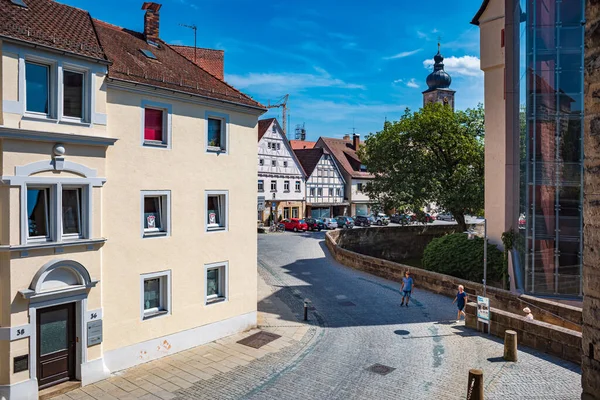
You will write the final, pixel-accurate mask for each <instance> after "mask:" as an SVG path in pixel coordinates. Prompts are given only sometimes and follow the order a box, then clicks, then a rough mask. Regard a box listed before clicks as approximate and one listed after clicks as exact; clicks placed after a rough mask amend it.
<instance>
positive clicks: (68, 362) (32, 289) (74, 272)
mask: <svg viewBox="0 0 600 400" xmlns="http://www.w3.org/2000/svg"><path fill="white" fill-rule="evenodd" d="M97 282H98V281H94V280H92V279H91V277H90V274H89V272H88V271H87V269H86V268H85V267H84V266H83V265H81V264H80V263H78V262H77V261H73V260H53V261H51V262H48V263H47V264H45V265H44V266H42V268H40V269H39V271H38V272H37V273H36V275H35V276H34V278H33V280H32V281H31V284H30V285H29V288H28V289H25V290H21V291H20V293H21V295H22V296H23V297H24V298H26V299H29V318H30V324H31V328H32V330H31V340H30V348H29V353H30V360H31V363H30V376H31V378H32V379H33V378H35V379H37V382H38V386H39V388H40V389H43V388H46V387H49V386H53V385H56V384H59V383H62V382H65V381H68V380H77V379H81V364H82V363H83V362H85V358H86V354H85V351H83V350H84V349H83V347H82V343H84V342H85V330H84V328H83V322H84V318H83V313H84V311H85V310H86V301H87V296H88V290H89V289H90V288H92V287H94V286H95V285H96V284H97Z"/></svg>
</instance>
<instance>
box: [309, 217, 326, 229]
mask: <svg viewBox="0 0 600 400" xmlns="http://www.w3.org/2000/svg"><path fill="white" fill-rule="evenodd" d="M305 221H306V226H308V230H309V231H321V229H325V225H324V224H323V221H321V220H320V219H316V218H306V220H305Z"/></svg>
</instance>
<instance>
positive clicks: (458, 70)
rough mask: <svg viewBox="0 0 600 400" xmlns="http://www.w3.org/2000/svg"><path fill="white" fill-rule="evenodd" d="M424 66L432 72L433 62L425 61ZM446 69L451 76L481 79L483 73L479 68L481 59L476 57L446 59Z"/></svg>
mask: <svg viewBox="0 0 600 400" xmlns="http://www.w3.org/2000/svg"><path fill="white" fill-rule="evenodd" d="M423 66H424V67H425V68H427V69H428V70H431V67H432V66H433V60H425V61H423ZM444 69H445V70H446V72H448V74H450V76H470V77H481V76H483V72H482V71H481V69H480V68H479V58H478V57H475V56H462V57H454V56H452V57H448V58H445V59H444Z"/></svg>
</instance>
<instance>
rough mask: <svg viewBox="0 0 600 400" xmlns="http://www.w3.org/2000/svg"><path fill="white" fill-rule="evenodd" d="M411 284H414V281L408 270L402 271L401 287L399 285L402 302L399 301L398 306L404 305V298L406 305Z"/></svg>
mask: <svg viewBox="0 0 600 400" xmlns="http://www.w3.org/2000/svg"><path fill="white" fill-rule="evenodd" d="M413 286H415V282H414V281H413V278H412V277H411V276H410V272H408V271H406V272H405V273H404V278H402V287H400V291H401V292H402V303H400V307H402V306H403V305H404V299H406V307H408V301H409V300H410V295H411V293H412V290H413Z"/></svg>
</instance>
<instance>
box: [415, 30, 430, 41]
mask: <svg viewBox="0 0 600 400" xmlns="http://www.w3.org/2000/svg"><path fill="white" fill-rule="evenodd" d="M417 37H418V38H419V39H429V35H428V34H426V33H425V32H421V31H417Z"/></svg>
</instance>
